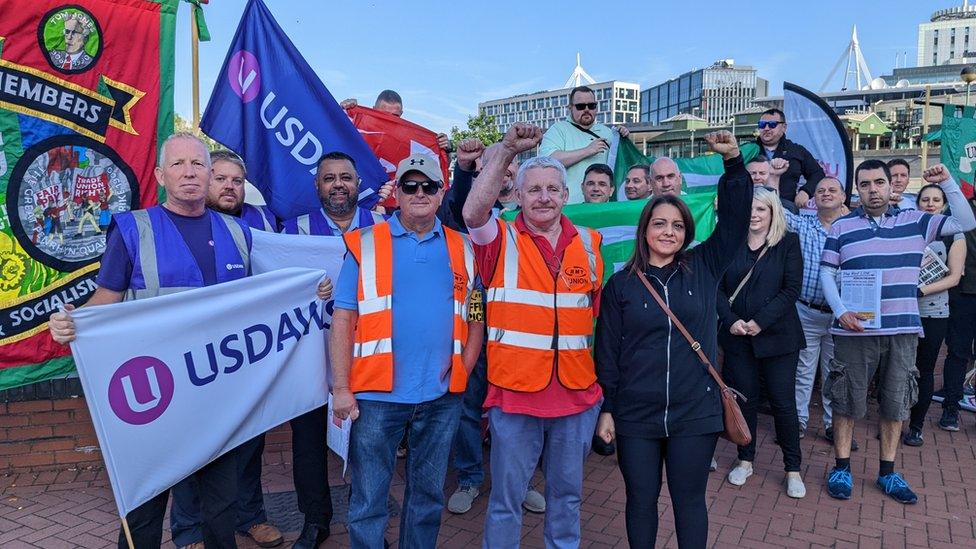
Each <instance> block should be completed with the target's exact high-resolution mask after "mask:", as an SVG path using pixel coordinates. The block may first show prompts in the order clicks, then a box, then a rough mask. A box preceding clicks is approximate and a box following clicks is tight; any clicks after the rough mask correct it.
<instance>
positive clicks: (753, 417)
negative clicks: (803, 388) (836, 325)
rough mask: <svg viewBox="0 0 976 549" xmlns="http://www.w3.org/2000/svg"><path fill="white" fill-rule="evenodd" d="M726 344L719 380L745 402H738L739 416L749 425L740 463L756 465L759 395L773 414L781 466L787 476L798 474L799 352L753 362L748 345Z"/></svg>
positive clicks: (736, 340)
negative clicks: (732, 389)
mask: <svg viewBox="0 0 976 549" xmlns="http://www.w3.org/2000/svg"><path fill="white" fill-rule="evenodd" d="M740 339H743V338H735V341H728V340H726V343H727V344H726V345H725V347H724V349H725V364H724V365H723V366H722V377H723V378H724V380H725V383H726V384H728V386H729V387H733V388H735V389H736V390H738V391H739V392H741V393H742V395H743V396H745V397H746V402H740V403H739V406H740V407H741V408H742V415H743V416H745V419H746V423H748V424H749V432H751V433H752V442H750V443H749V445H748V446H739V459H740V460H743V461H756V438H757V437H756V424H757V423H758V416H759V395H763V396H765V397H766V401H767V402H769V407H770V408H771V409H772V411H773V422H774V424H775V426H776V440H777V442H778V443H779V447H780V448H781V449H782V450H783V465H784V466H785V469H786V471H787V472H792V471H799V470H800V421H799V419H797V415H796V365H797V361H798V360H799V358H800V351H798V350H797V351H794V352H792V353H787V354H785V355H777V356H773V357H765V358H756V355H755V354H753V352H752V345H750V344H749V343H748V342H742V341H738V340H740Z"/></svg>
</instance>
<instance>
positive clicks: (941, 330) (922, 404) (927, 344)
mask: <svg viewBox="0 0 976 549" xmlns="http://www.w3.org/2000/svg"><path fill="white" fill-rule="evenodd" d="M922 329H923V330H925V337H922V338H919V340H918V351H917V352H916V353H915V367H916V368H918V402H916V403H915V406H912V415H911V418H910V419H909V423H908V426H909V428H911V429H918V430H919V431H921V430H922V427H923V426H924V425H925V414H927V413H928V411H929V406H930V405H931V404H932V392H933V391H934V390H935V361H936V360H938V358H939V350H940V349H941V348H942V342H943V341H944V340H945V336H946V331H947V330H948V329H949V319H948V318H926V317H924V316H923V317H922ZM960 386H961V383H960ZM957 400H958V399H957Z"/></svg>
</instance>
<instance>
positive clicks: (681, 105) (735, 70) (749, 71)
mask: <svg viewBox="0 0 976 549" xmlns="http://www.w3.org/2000/svg"><path fill="white" fill-rule="evenodd" d="M768 89H769V83H768V82H767V81H766V80H765V79H763V78H760V77H759V76H757V75H756V69H755V68H753V67H750V66H748V65H736V64H735V62H734V61H733V60H732V59H723V60H721V61H716V62H715V63H714V64H712V66H710V67H707V68H704V69H696V70H693V71H690V72H686V73H685V74H682V75H681V76H678V77H676V78H672V79H671V80H668V81H667V82H663V83H661V84H658V85H656V86H652V87H651V88H649V89H646V90H644V91H642V92H641V99H640V120H641V122H647V123H650V124H655V125H656V124H660V123H661V122H663V121H664V120H667V119H668V118H671V117H673V116H675V115H678V114H691V115H694V116H699V117H701V118H704V119H705V120H707V121H708V123H709V124H712V125H717V124H725V123H726V122H728V120H729V119H730V118H731V117H732V115H733V114H735V113H737V112H739V111H741V110H743V109H746V108H748V107H749V106H751V105H752V100H753V99H755V98H756V97H757V96H760V97H761V96H765V95H766V94H767V93H768Z"/></svg>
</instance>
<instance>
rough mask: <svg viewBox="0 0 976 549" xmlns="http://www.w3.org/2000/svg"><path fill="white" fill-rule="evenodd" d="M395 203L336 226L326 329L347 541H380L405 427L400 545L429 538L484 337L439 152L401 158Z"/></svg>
mask: <svg viewBox="0 0 976 549" xmlns="http://www.w3.org/2000/svg"><path fill="white" fill-rule="evenodd" d="M396 198H397V202H398V203H399V204H400V210H399V211H398V212H397V213H396V214H394V215H393V216H392V217H391V218H390V219H389V220H387V221H385V222H381V223H377V224H375V225H372V226H370V227H364V228H361V229H359V230H356V231H352V232H348V233H345V234H344V235H343V238H345V241H346V246H347V248H348V249H349V253H348V254H346V259H345V262H344V263H343V266H342V270H341V271H340V273H339V279H338V282H337V287H336V294H335V313H334V315H333V317H332V330H331V333H330V339H329V352H330V357H331V359H332V375H333V398H334V400H333V409H334V410H335V414H336V416H338V417H339V418H342V419H344V418H346V417H350V418H351V419H353V420H354V421H353V424H352V432H351V434H350V438H349V464H350V465H349V467H350V474H351V478H352V492H351V496H350V498H349V541H350V543H351V544H352V546H353V547H356V548H359V547H362V548H376V547H383V545H384V542H385V540H384V533H385V531H386V523H387V522H388V520H389V513H388V512H387V506H386V503H387V499H388V498H389V493H390V480H391V479H392V477H393V472H394V468H395V466H396V447H397V443H398V442H399V441H400V439H401V438H403V435H404V433H405V432H407V434H408V437H407V439H408V441H409V458H408V459H407V472H406V481H407V488H406V496H405V499H404V501H403V507H404V509H405V511H404V512H403V513H402V514H401V519H400V540H399V542H400V543H399V545H400V547H434V546H435V545H436V544H437V533H438V531H439V529H440V522H441V512H442V511H443V509H444V476H445V474H446V472H447V458H448V454H449V453H450V450H451V443H452V441H453V440H454V433H455V431H457V426H458V420H459V418H460V416H461V396H462V394H463V393H464V389H465V386H466V384H467V379H468V373H469V372H470V371H471V368H472V367H474V364H475V361H476V360H477V358H478V354H479V353H480V352H481V343H482V340H483V339H484V324H483V323H477V322H472V323H471V329H470V330H469V329H468V305H469V301H470V295H471V291H472V289H473V287H474V282H475V277H476V272H475V264H474V253H473V250H472V248H471V244H470V242H468V238H467V236H465V235H463V234H461V233H459V232H457V231H453V230H451V229H449V228H447V227H444V226H442V225H441V223H440V221H439V220H438V219H437V218H436V213H437V208H438V206H440V204H441V201H442V200H443V198H444V182H443V176H442V175H441V169H440V164H439V163H438V162H437V160H436V159H433V158H431V157H429V156H425V155H422V154H416V155H413V156H410V157H408V158H406V159H404V160H403V161H401V162H400V165H399V167H398V168H397V176H396Z"/></svg>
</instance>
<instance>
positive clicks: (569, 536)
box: [483, 402, 602, 549]
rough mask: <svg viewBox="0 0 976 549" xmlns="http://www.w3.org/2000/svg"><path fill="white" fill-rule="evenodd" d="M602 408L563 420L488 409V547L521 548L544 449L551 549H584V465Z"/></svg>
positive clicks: (547, 537)
mask: <svg viewBox="0 0 976 549" xmlns="http://www.w3.org/2000/svg"><path fill="white" fill-rule="evenodd" d="M601 403H602V402H598V403H597V404H596V405H595V406H593V407H592V408H590V409H589V410H585V411H583V412H580V413H578V414H574V415H571V416H564V417H559V418H538V417H533V416H527V415H522V414H506V413H505V412H502V411H501V409H500V408H491V409H490V410H488V422H489V424H490V425H491V495H490V496H489V498H488V512H487V513H486V514H485V538H484V544H483V546H484V547H485V548H490V549H497V548H506V549H507V548H510V547H518V546H519V540H520V539H521V537H522V501H523V500H524V499H525V492H526V489H527V488H526V487H527V486H528V484H529V480H530V479H531V478H532V473H533V472H534V471H535V467H536V463H538V460H539V455H540V454H541V453H542V450H543V448H545V454H544V455H543V456H542V473H543V476H545V479H546V494H545V497H546V519H545V527H544V529H543V534H544V536H545V544H546V547H548V548H573V549H575V548H577V547H579V544H580V503H581V501H582V492H583V463H584V461H585V460H586V456H587V455H588V454H589V452H590V444H591V443H592V441H593V432H594V431H595V430H596V420H597V416H598V415H599V414H600V404H601Z"/></svg>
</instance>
